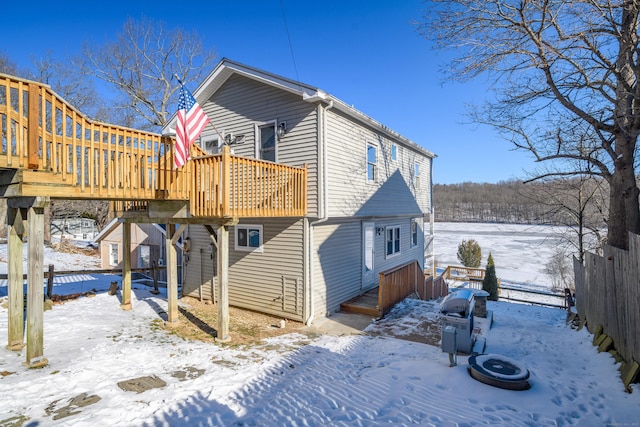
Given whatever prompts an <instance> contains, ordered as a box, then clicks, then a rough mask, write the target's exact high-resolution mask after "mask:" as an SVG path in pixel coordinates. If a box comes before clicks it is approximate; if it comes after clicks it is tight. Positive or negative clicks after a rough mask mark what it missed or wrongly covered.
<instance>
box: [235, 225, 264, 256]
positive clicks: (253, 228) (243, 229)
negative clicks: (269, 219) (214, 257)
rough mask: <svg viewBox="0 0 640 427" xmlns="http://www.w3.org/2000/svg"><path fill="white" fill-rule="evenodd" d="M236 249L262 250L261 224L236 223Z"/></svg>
mask: <svg viewBox="0 0 640 427" xmlns="http://www.w3.org/2000/svg"><path fill="white" fill-rule="evenodd" d="M235 248H236V250H237V251H246V252H262V251H263V247H262V226H261V225H236V245H235Z"/></svg>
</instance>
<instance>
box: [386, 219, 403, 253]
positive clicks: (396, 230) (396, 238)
mask: <svg viewBox="0 0 640 427" xmlns="http://www.w3.org/2000/svg"><path fill="white" fill-rule="evenodd" d="M386 236H387V238H386V243H387V244H386V255H387V258H389V257H392V256H395V255H398V254H400V226H399V225H396V226H392V227H387V229H386Z"/></svg>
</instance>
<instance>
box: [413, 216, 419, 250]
mask: <svg viewBox="0 0 640 427" xmlns="http://www.w3.org/2000/svg"><path fill="white" fill-rule="evenodd" d="M419 232H420V224H418V220H417V219H412V220H411V247H415V246H418V233H419Z"/></svg>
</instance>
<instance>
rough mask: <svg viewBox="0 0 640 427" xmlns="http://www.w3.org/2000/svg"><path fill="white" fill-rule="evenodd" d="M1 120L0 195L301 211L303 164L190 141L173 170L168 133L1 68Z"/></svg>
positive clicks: (280, 213) (231, 213) (191, 212)
mask: <svg viewBox="0 0 640 427" xmlns="http://www.w3.org/2000/svg"><path fill="white" fill-rule="evenodd" d="M0 127H1V129H2V139H1V146H0V197H6V198H12V197H50V198H60V199H102V200H111V201H121V202H129V203H121V204H119V205H116V207H117V210H118V212H120V213H125V212H128V211H131V210H132V211H135V212H137V213H138V214H139V213H141V212H148V210H149V205H148V202H152V201H182V202H185V203H184V206H185V208H186V209H184V210H181V212H182V215H181V219H185V218H241V217H276V216H277V217H285V216H295V217H298V216H304V215H306V211H307V170H306V167H293V166H288V165H281V164H277V163H272V162H266V161H261V160H256V159H247V158H242V157H239V156H233V155H231V154H230V153H229V151H228V147H224V148H225V149H226V150H225V149H223V152H222V153H221V154H218V155H213V156H208V155H206V153H204V152H202V151H201V150H199V148H198V147H197V146H193V148H192V157H193V159H192V160H191V161H189V162H187V164H185V165H184V166H183V167H181V168H178V169H175V168H174V149H173V146H174V144H175V140H174V139H173V138H172V137H168V136H163V135H159V134H156V133H151V132H144V131H140V130H136V129H130V128H126V127H122V126H116V125H111V124H107V123H101V122H97V121H94V120H91V119H89V118H88V117H86V116H85V115H84V114H82V113H81V112H80V111H78V110H76V109H75V108H74V107H72V106H71V105H69V104H68V103H67V102H66V101H65V100H64V99H62V98H61V97H60V96H58V95H57V94H56V93H55V92H54V91H53V90H51V88H50V87H49V86H48V85H45V84H42V83H38V82H33V81H29V80H25V79H20V78H17V77H13V76H9V75H5V74H0ZM156 207H157V205H156ZM172 208H173V207H170V208H169V209H172Z"/></svg>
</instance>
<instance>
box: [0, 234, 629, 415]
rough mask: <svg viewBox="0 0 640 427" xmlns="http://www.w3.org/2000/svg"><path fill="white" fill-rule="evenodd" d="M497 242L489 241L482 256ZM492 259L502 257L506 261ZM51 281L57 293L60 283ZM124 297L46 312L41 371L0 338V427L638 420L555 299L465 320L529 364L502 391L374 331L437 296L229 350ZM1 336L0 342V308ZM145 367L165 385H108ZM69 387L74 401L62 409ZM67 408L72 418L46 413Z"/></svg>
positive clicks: (416, 314)
mask: <svg viewBox="0 0 640 427" xmlns="http://www.w3.org/2000/svg"><path fill="white" fill-rule="evenodd" d="M459 236H462V233H461V234H460V235H459ZM513 240H522V239H521V238H520V237H518V236H513ZM508 244H510V243H502V244H501V243H499V242H498V241H497V240H496V242H495V245H494V246H493V250H495V252H494V255H495V253H499V250H498V248H499V247H500V248H501V247H504V246H507V245H508ZM538 249H540V248H538ZM538 249H530V250H529V253H535V252H536V251H537V250H538ZM483 251H484V248H483ZM47 257H58V255H56V254H54V253H49V254H46V256H45V265H46V264H47V263H48V260H47ZM67 257H68V259H67ZM453 258H455V251H454V252H453ZM56 259H57V261H58V262H60V269H63V268H64V269H71V268H72V267H73V266H72V265H68V266H65V265H64V263H66V262H70V263H75V262H76V260H75V256H66V255H61V256H59V257H58V258H56ZM501 259H502V263H501V265H503V266H507V265H517V264H518V262H519V261H510V260H509V261H508V260H507V258H501ZM497 262H498V261H497ZM73 265H75V264H73ZM523 265H524V264H523ZM57 268H58V267H57ZM503 268H505V270H504V271H507V270H506V267H503ZM520 274H521V277H522V278H523V280H524V281H527V280H530V281H532V282H534V281H536V280H538V278H539V277H541V276H539V273H538V272H537V271H533V272H532V273H531V275H530V276H527V275H526V271H523V272H521V273H520ZM92 277H94V276H92ZM85 282H88V281H85ZM109 282H110V279H109V278H100V277H98V276H95V278H94V280H91V286H92V288H95V289H98V290H101V289H107V288H108V286H109ZM58 286H60V288H59V290H60V291H62V290H63V289H64V286H67V284H59V285H58ZM83 286H88V285H86V284H85V285H83ZM132 300H133V301H132V302H133V309H132V310H131V311H123V310H121V309H120V308H119V304H120V300H119V295H118V294H117V295H113V296H110V295H108V294H107V293H106V292H98V293H97V295H96V296H95V297H92V298H79V299H77V300H74V301H70V302H67V303H66V304H64V305H56V306H54V308H53V310H50V311H46V312H45V313H44V325H45V330H44V340H45V349H44V352H45V357H47V358H48V360H49V364H48V366H46V367H44V368H42V369H36V370H30V369H27V368H26V367H24V366H23V365H22V363H23V362H24V360H25V350H24V349H23V350H22V351H19V352H12V351H9V350H7V349H6V348H4V346H2V347H0V374H1V375H0V425H5V423H4V421H6V420H7V419H10V418H13V417H16V418H14V419H18V417H23V418H22V419H23V420H27V419H28V421H25V423H24V425H29V426H35V425H46V426H62V425H74V426H92V425H122V426H163V425H164V426H175V425H188V426H201V425H202V426H206V425H215V426H233V425H257V426H281V425H282V426H284V425H287V426H318V425H337V426H370V425H425V426H429V425H432V426H471V425H476V424H492V425H497V426H572V425H573V426H591V425H614V424H618V425H624V424H627V425H632V424H634V423H637V422H638V421H637V420H638V413H639V412H638V408H639V407H640V394H639V393H638V392H637V391H636V392H634V393H632V394H627V393H625V392H624V387H623V385H622V382H621V380H620V378H619V373H618V371H617V368H618V365H616V364H615V363H614V360H613V358H612V357H611V356H610V355H609V354H608V353H598V352H597V349H596V348H595V347H594V346H593V345H592V336H591V335H590V334H589V333H588V332H587V331H586V329H583V330H580V331H576V330H574V329H572V328H570V327H569V326H567V325H566V324H565V318H566V312H565V311H563V310H560V309H553V308H544V307H536V306H529V305H522V304H511V303H507V302H491V301H490V302H488V309H489V310H492V311H493V314H494V323H493V326H492V327H491V328H489V327H488V325H486V324H484V325H483V324H482V322H478V323H479V324H480V326H479V329H480V333H481V334H483V335H484V336H485V337H486V340H487V348H486V353H493V354H501V355H504V356H505V357H508V358H510V359H513V360H514V361H518V363H520V364H522V365H524V366H526V367H527V368H528V369H529V371H530V374H531V376H530V383H531V389H529V390H526V391H509V390H503V389H499V388H495V387H491V386H489V385H486V384H483V383H480V382H478V381H476V380H474V379H472V378H471V377H470V376H469V374H468V372H467V363H466V357H465V356H463V355H459V356H458V365H457V366H454V367H449V359H448V355H447V354H446V353H442V351H441V350H440V348H439V347H437V346H432V345H427V344H422V343H418V342H412V341H407V340H403V339H398V338H391V337H389V336H388V335H389V334H388V333H385V334H382V335H376V334H378V333H381V332H384V331H389V330H395V331H396V332H398V336H401V335H403V334H406V335H407V336H409V335H411V334H420V333H422V330H421V329H419V326H420V325H421V324H422V321H424V320H428V321H437V316H438V311H439V304H437V303H436V302H433V301H418V300H413V299H407V300H405V301H403V302H402V303H401V304H399V305H398V306H397V307H396V308H394V310H392V312H391V313H390V314H389V315H388V316H387V317H386V318H385V319H383V320H381V321H378V322H375V323H372V324H371V325H370V326H369V327H368V328H367V329H366V332H368V333H369V334H370V335H369V334H368V335H350V336H329V335H321V336H315V335H309V336H307V335H305V334H302V333H295V334H288V335H283V336H280V337H277V338H272V339H269V340H266V341H265V342H264V344H262V345H257V346H252V347H239V346H233V345H220V344H208V343H203V342H196V341H187V340H184V339H181V338H179V337H177V336H176V335H173V334H171V333H169V332H167V331H166V330H164V329H162V328H161V327H160V325H161V314H163V312H164V311H165V310H166V309H167V305H166V296H164V295H162V294H161V295H158V296H155V295H152V294H151V293H150V292H149V291H148V290H147V289H146V288H144V289H134V291H133V292H132ZM385 335H386V336H385ZM2 342H5V343H6V342H7V309H6V308H4V307H0V343H2ZM200 374H201V375H200ZM151 375H155V376H157V377H158V378H159V379H161V380H162V381H164V382H166V385H165V386H164V387H161V388H154V389H151V390H147V391H144V392H142V393H135V392H129V391H124V390H122V389H121V388H120V387H118V383H119V382H121V381H125V380H129V379H132V378H137V377H141V376H151ZM83 393H86V394H85V395H83ZM80 397H84V398H85V400H86V401H87V402H88V404H87V405H86V406H79V405H75V403H77V402H78V401H79V400H82V399H80ZM74 398H76V400H73V399H74ZM74 402H75V403H74ZM65 409H66V411H67V412H66V413H65V411H64V410H65ZM69 412H71V413H73V414H72V415H69V416H67V417H65V418H59V417H60V416H61V415H63V414H68V413H69ZM6 424H9V423H8V422H7V423H6Z"/></svg>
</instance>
